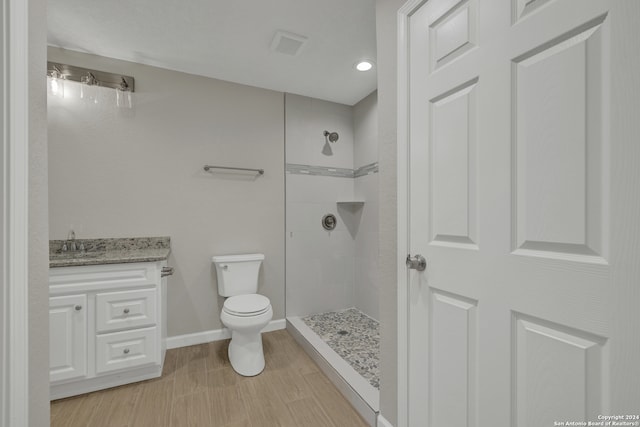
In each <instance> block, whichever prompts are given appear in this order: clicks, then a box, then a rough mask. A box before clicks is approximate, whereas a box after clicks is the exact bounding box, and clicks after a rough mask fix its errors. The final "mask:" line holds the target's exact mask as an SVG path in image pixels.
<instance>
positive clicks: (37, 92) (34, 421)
mask: <svg viewBox="0 0 640 427" xmlns="http://www.w3.org/2000/svg"><path fill="white" fill-rule="evenodd" d="M46 43H47V14H46V1H45V0H29V425H30V426H32V427H40V426H48V425H49V242H48V235H49V231H48V222H47V110H46V93H47V92H46V88H45V82H46V79H45V77H44V76H45V74H46V58H47V52H46V46H47V44H46Z"/></svg>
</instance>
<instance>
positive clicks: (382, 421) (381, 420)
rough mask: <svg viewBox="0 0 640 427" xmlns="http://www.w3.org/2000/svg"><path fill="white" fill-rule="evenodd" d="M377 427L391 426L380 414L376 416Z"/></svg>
mask: <svg viewBox="0 0 640 427" xmlns="http://www.w3.org/2000/svg"><path fill="white" fill-rule="evenodd" d="M378 427H393V424H391V423H390V422H389V421H387V419H386V418H385V417H383V416H382V414H378Z"/></svg>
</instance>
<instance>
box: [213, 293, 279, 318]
mask: <svg viewBox="0 0 640 427" xmlns="http://www.w3.org/2000/svg"><path fill="white" fill-rule="evenodd" d="M270 308H271V301H269V298H267V297H265V296H264V295H260V294H248V295H236V296H233V297H230V298H227V299H226V300H225V302H224V306H223V308H222V309H223V310H224V311H225V312H226V313H227V314H230V315H232V316H239V317H251V316H259V315H261V314H263V313H266V312H267V311H269V309H270Z"/></svg>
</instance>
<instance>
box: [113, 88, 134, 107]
mask: <svg viewBox="0 0 640 427" xmlns="http://www.w3.org/2000/svg"><path fill="white" fill-rule="evenodd" d="M116 105H117V106H118V108H123V109H126V110H130V109H132V108H133V94H132V93H131V91H129V90H122V89H116Z"/></svg>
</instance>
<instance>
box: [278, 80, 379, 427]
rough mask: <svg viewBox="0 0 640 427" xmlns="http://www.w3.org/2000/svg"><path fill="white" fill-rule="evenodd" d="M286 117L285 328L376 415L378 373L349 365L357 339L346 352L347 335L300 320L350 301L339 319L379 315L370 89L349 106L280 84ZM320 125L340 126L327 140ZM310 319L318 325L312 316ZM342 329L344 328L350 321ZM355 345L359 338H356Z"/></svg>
mask: <svg viewBox="0 0 640 427" xmlns="http://www.w3.org/2000/svg"><path fill="white" fill-rule="evenodd" d="M285 117H286V121H285V122H286V126H285V138H286V146H285V157H286V171H287V173H286V192H285V194H286V238H285V242H286V317H287V329H289V330H290V331H291V332H292V335H293V336H294V337H295V338H296V339H297V340H298V341H299V342H300V343H301V344H302V345H303V347H304V348H305V350H307V352H308V353H309V354H310V355H311V356H312V357H313V358H314V360H316V362H317V363H318V365H319V366H320V367H321V368H322V369H323V371H324V372H325V373H326V374H327V375H328V376H329V378H330V379H331V380H332V382H334V384H336V386H337V387H338V388H339V389H340V390H341V391H342V392H343V394H345V396H346V397H347V398H348V399H349V400H350V401H351V403H352V404H353V406H354V407H355V408H356V409H357V410H358V411H359V412H360V414H361V415H362V416H363V417H364V418H365V419H366V420H368V421H369V422H370V423H371V424H372V425H375V414H376V413H377V412H378V400H379V392H378V389H377V387H374V386H373V385H372V384H374V385H376V386H377V379H371V378H368V379H367V378H365V377H363V376H362V375H365V376H366V373H364V374H362V375H361V374H359V373H358V372H357V371H356V370H355V369H354V368H353V366H356V367H357V364H358V363H360V364H361V362H362V361H363V360H364V359H362V358H361V355H360V354H356V353H358V352H360V353H361V354H362V348H358V349H357V351H356V352H354V354H352V355H351V356H352V357H349V356H350V355H349V348H348V345H346V346H341V344H340V343H338V347H336V341H335V340H334V341H333V342H329V341H330V340H329V339H328V338H326V336H325V338H326V339H327V341H323V339H322V338H321V337H320V336H319V335H318V334H317V333H315V332H314V331H313V329H312V328H311V327H309V325H308V324H307V323H305V320H303V319H305V318H306V320H307V322H308V321H309V316H310V315H313V314H319V313H328V315H326V316H325V317H326V318H329V319H335V318H336V316H338V317H341V314H344V313H345V310H347V309H349V308H355V309H357V314H355V315H354V316H342V318H343V320H344V319H352V320H347V321H353V319H356V318H359V319H365V320H364V322H363V323H367V324H371V325H373V324H377V321H376V319H378V304H379V301H378V271H377V265H378V228H379V227H378V173H377V167H378V164H377V156H378V143H377V93H376V92H373V93H372V94H371V95H369V96H367V97H366V98H364V99H363V100H362V101H360V102H359V103H358V104H356V105H355V106H353V107H351V106H346V105H342V104H336V103H332V102H328V101H322V100H318V99H313V98H307V97H302V96H298V95H289V94H287V95H286V102H285ZM324 131H328V132H336V133H338V135H339V139H338V140H337V141H335V142H329V141H328V138H326V137H325V135H324ZM325 214H333V215H335V216H336V218H337V225H336V227H335V229H334V230H332V231H327V230H325V229H324V228H323V227H322V224H321V219H322V217H323V216H324V215H325ZM335 312H338V313H335ZM353 313H356V312H353ZM360 313H364V314H363V315H362V316H360ZM369 318H371V319H369ZM315 319H323V316H318V317H315ZM366 319H368V320H366ZM372 319H373V320H372ZM358 322H360V321H358ZM314 326H318V325H314ZM333 326H336V325H333ZM351 326H353V325H351ZM315 329H316V330H320V331H322V330H323V329H324V328H323V327H322V325H321V324H320V325H319V327H316V328H315ZM333 329H335V327H334V328H333ZM344 329H345V331H342V332H346V333H348V332H347V331H346V330H347V329H349V325H346V326H345V327H344ZM334 332H335V331H334ZM322 335H326V334H322ZM357 335H367V334H357ZM371 342H373V341H371ZM345 343H346V341H345ZM329 344H331V345H329ZM367 345H373V346H375V347H376V348H375V350H376V351H368V352H367V351H365V352H364V354H374V353H375V354H376V355H377V352H378V348H377V347H379V344H367ZM332 346H333V348H332ZM355 347H362V342H359V343H357V344H355ZM335 349H337V350H338V351H340V352H341V353H342V355H343V356H344V359H343V358H341V357H340V356H339V355H338V353H337V352H336V350H335ZM365 350H366V348H365ZM371 350H373V349H371ZM345 352H346V353H345ZM376 357H377V356H376ZM349 359H352V360H351V361H349ZM354 360H356V363H355V364H354V363H353V361H354ZM350 362H351V363H352V364H351V365H350V364H349V363H350ZM366 363H369V361H367V360H365V364H366ZM369 364H370V365H371V366H375V368H376V378H377V366H378V361H377V359H375V360H374V361H371V362H370V363H369ZM354 390H355V391H356V393H355V394H353V392H354ZM349 393H351V394H349Z"/></svg>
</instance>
